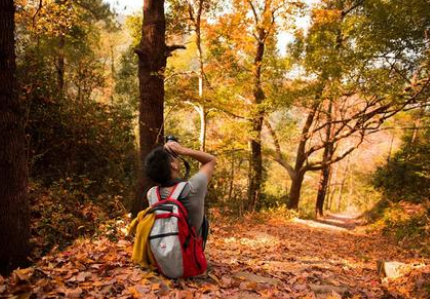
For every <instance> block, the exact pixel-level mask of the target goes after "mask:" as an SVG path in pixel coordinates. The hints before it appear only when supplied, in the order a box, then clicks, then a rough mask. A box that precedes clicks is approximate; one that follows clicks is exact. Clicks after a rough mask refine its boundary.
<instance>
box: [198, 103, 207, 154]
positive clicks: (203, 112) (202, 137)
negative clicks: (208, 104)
mask: <svg viewBox="0 0 430 299" xmlns="http://www.w3.org/2000/svg"><path fill="white" fill-rule="evenodd" d="M199 115H200V138H199V139H200V150H201V151H202V152H204V151H205V149H206V124H207V121H206V119H207V118H206V116H207V113H206V109H205V107H204V106H203V105H202V106H201V107H200V111H199Z"/></svg>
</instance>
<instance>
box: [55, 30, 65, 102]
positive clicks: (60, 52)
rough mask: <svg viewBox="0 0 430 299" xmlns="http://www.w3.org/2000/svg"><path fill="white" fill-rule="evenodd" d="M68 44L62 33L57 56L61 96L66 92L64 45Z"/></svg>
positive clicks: (58, 82)
mask: <svg viewBox="0 0 430 299" xmlns="http://www.w3.org/2000/svg"><path fill="white" fill-rule="evenodd" d="M65 45H66V38H65V36H64V35H60V39H59V42H58V57H57V84H58V86H57V88H58V94H59V96H60V97H62V96H63V93H64V47H65Z"/></svg>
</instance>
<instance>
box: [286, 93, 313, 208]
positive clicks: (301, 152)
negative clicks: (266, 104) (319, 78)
mask: <svg viewBox="0 0 430 299" xmlns="http://www.w3.org/2000/svg"><path fill="white" fill-rule="evenodd" d="M319 106H320V104H319V101H316V102H315V103H314V104H313V106H312V108H311V110H310V111H309V114H308V116H307V118H306V121H305V124H304V126H303V129H302V134H301V138H300V143H299V146H298V148H297V154H296V162H295V165H294V173H295V174H296V175H295V177H293V178H291V180H292V181H291V188H290V195H289V197H288V205H287V207H288V208H289V209H298V207H299V201H300V190H301V188H302V184H303V180H304V177H305V173H306V169H305V168H304V165H305V162H306V143H307V142H308V140H309V136H308V133H309V130H310V128H311V126H312V123H313V121H314V118H315V114H316V112H317V110H318V108H319Z"/></svg>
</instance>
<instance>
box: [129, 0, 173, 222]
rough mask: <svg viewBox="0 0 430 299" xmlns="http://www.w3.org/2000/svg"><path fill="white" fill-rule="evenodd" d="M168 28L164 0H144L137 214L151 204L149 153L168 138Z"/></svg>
mask: <svg viewBox="0 0 430 299" xmlns="http://www.w3.org/2000/svg"><path fill="white" fill-rule="evenodd" d="M165 29H166V20H165V16H164V0H146V1H144V6H143V26H142V39H141V42H140V45H139V48H138V49H136V54H137V55H138V56H139V70H138V75H139V92H140V115H139V133H140V136H139V143H140V153H139V162H140V163H139V164H140V167H139V169H140V171H139V176H140V177H139V182H138V190H137V195H136V198H135V202H134V204H133V207H132V213H133V214H137V213H138V212H139V211H140V210H142V209H143V208H145V207H146V206H147V205H148V202H147V200H146V198H145V196H146V191H147V189H148V187H150V184H151V182H150V181H149V179H148V178H146V177H145V176H144V169H143V168H144V162H145V158H146V156H147V155H148V154H149V152H150V151H151V150H152V149H154V147H156V146H157V145H161V144H162V143H163V138H164V130H163V122H164V115H163V108H164V70H165V68H166V62H167V55H168V50H169V49H168V48H167V47H166V42H165Z"/></svg>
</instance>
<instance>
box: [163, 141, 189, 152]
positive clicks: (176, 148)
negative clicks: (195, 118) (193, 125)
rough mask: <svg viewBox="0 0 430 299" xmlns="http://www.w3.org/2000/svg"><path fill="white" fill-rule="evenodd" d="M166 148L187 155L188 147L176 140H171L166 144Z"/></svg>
mask: <svg viewBox="0 0 430 299" xmlns="http://www.w3.org/2000/svg"><path fill="white" fill-rule="evenodd" d="M164 148H165V149H166V150H167V151H168V152H171V153H174V154H176V155H186V154H187V148H186V147H183V146H182V145H180V144H179V143H177V142H175V141H169V142H167V143H166V144H165V145H164Z"/></svg>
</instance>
